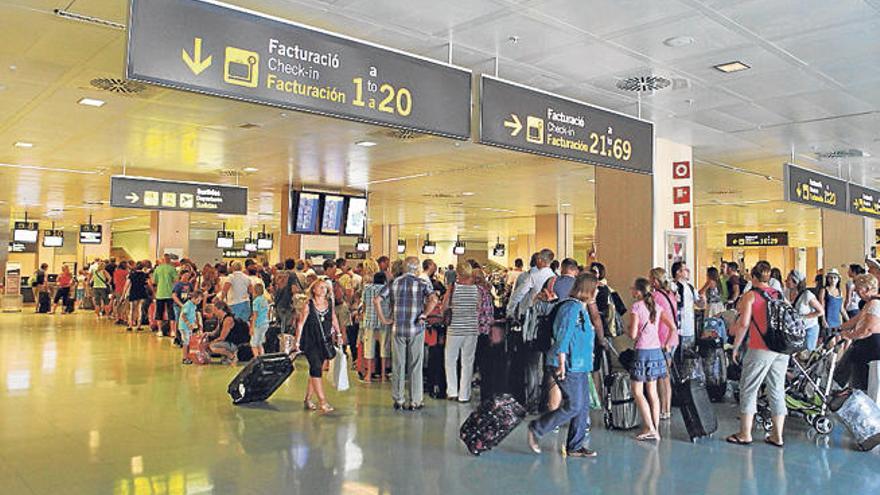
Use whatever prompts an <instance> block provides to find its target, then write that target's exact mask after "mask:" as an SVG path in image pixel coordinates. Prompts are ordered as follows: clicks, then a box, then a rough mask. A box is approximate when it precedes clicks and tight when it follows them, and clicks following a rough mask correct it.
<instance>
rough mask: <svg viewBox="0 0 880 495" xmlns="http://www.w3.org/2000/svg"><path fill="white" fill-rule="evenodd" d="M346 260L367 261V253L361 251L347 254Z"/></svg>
mask: <svg viewBox="0 0 880 495" xmlns="http://www.w3.org/2000/svg"><path fill="white" fill-rule="evenodd" d="M345 259H347V260H365V259H367V253H362V252H360V251H357V252H347V253H345Z"/></svg>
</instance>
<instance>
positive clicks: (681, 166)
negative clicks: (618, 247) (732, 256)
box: [653, 139, 696, 271]
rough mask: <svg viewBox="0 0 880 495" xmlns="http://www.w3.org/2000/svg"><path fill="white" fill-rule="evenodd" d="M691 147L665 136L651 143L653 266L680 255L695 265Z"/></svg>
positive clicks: (667, 267) (666, 262)
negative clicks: (653, 143) (652, 150)
mask: <svg viewBox="0 0 880 495" xmlns="http://www.w3.org/2000/svg"><path fill="white" fill-rule="evenodd" d="M693 177H694V167H693V149H692V148H691V147H690V146H687V145H683V144H678V143H675V142H672V141H668V140H665V139H657V140H656V142H655V145H654V176H653V192H654V200H653V209H654V213H653V218H654V222H653V223H654V266H661V267H664V268H666V270H667V271H668V270H669V269H670V267H671V265H672V263H673V261H676V260H677V259H680V258H683V259H684V260H685V261H686V262H687V263H688V265H690V266H691V269H692V270H693V269H694V268H695V266H696V257H695V253H696V250H695V246H694V245H695V242H696V237H695V235H694V225H695V223H696V221H695V219H694V203H693V198H694V179H693Z"/></svg>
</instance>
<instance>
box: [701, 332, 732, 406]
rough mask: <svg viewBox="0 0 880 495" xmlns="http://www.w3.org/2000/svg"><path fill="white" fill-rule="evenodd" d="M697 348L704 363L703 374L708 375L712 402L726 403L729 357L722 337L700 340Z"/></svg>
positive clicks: (708, 389)
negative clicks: (725, 351)
mask: <svg viewBox="0 0 880 495" xmlns="http://www.w3.org/2000/svg"><path fill="white" fill-rule="evenodd" d="M697 348H698V349H699V352H700V357H701V358H702V361H703V374H704V375H706V391H707V392H708V393H709V399H710V400H712V402H722V401H724V395H725V394H726V393H727V356H726V355H725V353H724V344H723V342H722V341H721V338H720V337H717V338H714V339H700V340H699V341H697Z"/></svg>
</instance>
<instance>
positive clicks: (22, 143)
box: [14, 141, 34, 148]
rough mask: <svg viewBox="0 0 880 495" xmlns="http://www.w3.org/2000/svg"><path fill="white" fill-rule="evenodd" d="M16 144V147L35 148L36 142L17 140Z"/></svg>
mask: <svg viewBox="0 0 880 495" xmlns="http://www.w3.org/2000/svg"><path fill="white" fill-rule="evenodd" d="M14 146H15V147H16V148H33V147H34V143H29V142H27V141H16V142H15V145H14Z"/></svg>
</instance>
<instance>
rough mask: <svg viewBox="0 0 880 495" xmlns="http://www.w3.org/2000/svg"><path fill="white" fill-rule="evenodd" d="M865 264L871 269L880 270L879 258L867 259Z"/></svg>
mask: <svg viewBox="0 0 880 495" xmlns="http://www.w3.org/2000/svg"><path fill="white" fill-rule="evenodd" d="M865 264H866V265H868V268H869V269H870V268H873V269H875V270H880V260H878V259H877V258H865Z"/></svg>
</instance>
